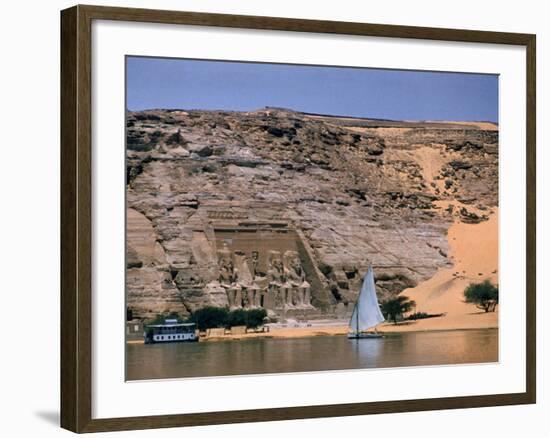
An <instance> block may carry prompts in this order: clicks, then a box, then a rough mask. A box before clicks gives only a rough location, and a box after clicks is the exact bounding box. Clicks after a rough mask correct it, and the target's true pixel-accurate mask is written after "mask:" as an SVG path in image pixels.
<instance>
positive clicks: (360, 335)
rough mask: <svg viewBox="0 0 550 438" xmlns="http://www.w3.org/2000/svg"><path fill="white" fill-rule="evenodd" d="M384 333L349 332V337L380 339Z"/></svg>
mask: <svg viewBox="0 0 550 438" xmlns="http://www.w3.org/2000/svg"><path fill="white" fill-rule="evenodd" d="M383 337H384V335H382V334H380V333H348V339H380V338H383Z"/></svg>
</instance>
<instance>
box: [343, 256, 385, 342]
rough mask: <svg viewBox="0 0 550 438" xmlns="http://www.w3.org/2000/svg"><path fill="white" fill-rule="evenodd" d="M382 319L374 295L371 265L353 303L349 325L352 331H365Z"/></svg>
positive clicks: (374, 288)
mask: <svg viewBox="0 0 550 438" xmlns="http://www.w3.org/2000/svg"><path fill="white" fill-rule="evenodd" d="M383 321H384V316H383V315H382V312H381V311H380V306H379V305H378V298H377V297H376V287H375V285H374V272H373V270H372V266H369V269H368V270H367V273H366V274H365V278H364V279H363V286H362V287H361V292H359V296H358V297H357V302H356V303H355V308H354V309H353V314H352V315H351V319H350V322H349V325H350V328H351V329H352V331H354V332H356V333H358V332H362V331H366V330H368V329H370V328H372V327H374V326H376V325H378V324H380V323H381V322H383Z"/></svg>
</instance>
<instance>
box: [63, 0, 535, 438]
mask: <svg viewBox="0 0 550 438" xmlns="http://www.w3.org/2000/svg"><path fill="white" fill-rule="evenodd" d="M61 49H62V57H61V58H62V59H61V111H62V113H61V116H62V117H61V119H62V129H61V131H62V135H61V148H62V163H61V167H62V175H61V176H62V184H61V191H62V193H61V199H62V202H61V208H62V211H61V216H62V223H61V234H62V241H61V255H62V287H61V305H62V308H61V318H62V319H61V367H62V368H61V421H62V426H63V427H64V428H67V429H69V430H73V431H75V432H93V431H106V430H122V429H144V428H157V427H174V426H187V425H206V424H220V423H234V422H250V421H270V420H282V419H297V418H315V417H326V416H345V415H362V414H370V413H389V412H404V411H418V410H430V409H453V408H466V407H481V406H495V405H510V404H525V403H534V402H535V399H536V398H535V382H536V370H535V308H536V307H535V207H536V206H535V36H534V35H528V34H513V33H500V32H482V31H471V30H455V29H435V28H420V27H407V26H387V25H378V24H376V25H375V24H364V23H344V22H330V21H313V20H297V19H286V18H284V19H283V18H274V17H253V16H233V15H219V14H204V13H191V12H173V11H155V10H142V9H124V8H109V7H96V6H75V7H73V8H70V9H67V10H64V11H62V13H61Z"/></svg>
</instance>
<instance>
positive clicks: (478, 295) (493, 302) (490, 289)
mask: <svg viewBox="0 0 550 438" xmlns="http://www.w3.org/2000/svg"><path fill="white" fill-rule="evenodd" d="M464 300H465V301H466V302H467V303H472V304H475V305H476V307H477V308H478V309H482V310H485V312H494V311H495V309H496V307H497V304H498V287H497V286H495V285H493V284H492V283H491V282H490V281H489V280H485V281H484V282H483V283H471V284H470V285H469V286H468V287H467V288H466V289H465V290H464Z"/></svg>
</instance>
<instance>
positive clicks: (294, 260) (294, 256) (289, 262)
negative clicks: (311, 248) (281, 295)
mask: <svg viewBox="0 0 550 438" xmlns="http://www.w3.org/2000/svg"><path fill="white" fill-rule="evenodd" d="M284 264H285V268H287V269H292V270H294V271H300V270H301V269H302V262H301V261H300V256H299V255H298V253H297V252H296V251H291V250H288V251H285V254H284Z"/></svg>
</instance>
